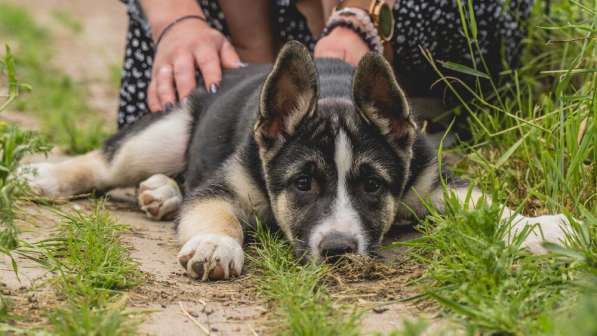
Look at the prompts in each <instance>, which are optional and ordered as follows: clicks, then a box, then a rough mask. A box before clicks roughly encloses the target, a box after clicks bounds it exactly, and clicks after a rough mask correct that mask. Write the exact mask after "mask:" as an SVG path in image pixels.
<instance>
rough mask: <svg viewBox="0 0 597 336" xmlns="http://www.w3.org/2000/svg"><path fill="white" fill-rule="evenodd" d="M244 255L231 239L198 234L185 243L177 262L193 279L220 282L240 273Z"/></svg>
mask: <svg viewBox="0 0 597 336" xmlns="http://www.w3.org/2000/svg"><path fill="white" fill-rule="evenodd" d="M244 259H245V255H244V253H243V249H242V247H241V246H240V244H239V243H238V242H237V241H236V240H235V239H233V238H231V237H229V236H225V235H218V234H200V235H196V236H194V237H193V238H191V239H190V240H189V241H187V242H186V243H185V244H184V246H183V247H182V248H181V249H180V252H179V253H178V261H179V262H180V264H181V265H182V267H184V268H185V269H186V270H187V273H188V274H189V275H190V276H191V277H192V278H193V279H201V280H203V281H207V280H221V279H228V278H230V277H231V276H238V275H240V274H241V273H242V269H243V263H244Z"/></svg>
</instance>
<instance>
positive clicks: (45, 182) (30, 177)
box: [17, 162, 68, 197]
mask: <svg viewBox="0 0 597 336" xmlns="http://www.w3.org/2000/svg"><path fill="white" fill-rule="evenodd" d="M53 166H54V164H52V163H47V162H42V163H33V164H28V165H23V166H21V167H19V168H18V170H17V176H19V177H20V178H22V179H23V180H25V181H26V182H27V184H28V185H29V188H31V190H32V191H33V192H34V193H35V194H37V195H40V196H47V197H60V196H68V195H62V193H61V191H60V189H61V188H60V179H59V176H58V175H56V174H55V173H54V169H53Z"/></svg>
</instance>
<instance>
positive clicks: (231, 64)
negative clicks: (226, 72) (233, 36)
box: [220, 39, 241, 69]
mask: <svg viewBox="0 0 597 336" xmlns="http://www.w3.org/2000/svg"><path fill="white" fill-rule="evenodd" d="M220 57H221V59H222V68H224V69H234V68H238V67H239V66H241V62H240V57H239V56H238V54H237V53H236V50H235V49H234V47H233V46H232V44H231V43H230V41H228V40H227V39H225V40H224V42H223V43H222V48H221V49H220Z"/></svg>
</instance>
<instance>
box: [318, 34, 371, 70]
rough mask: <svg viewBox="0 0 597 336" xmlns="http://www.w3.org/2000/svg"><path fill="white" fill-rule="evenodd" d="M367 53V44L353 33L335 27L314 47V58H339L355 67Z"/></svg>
mask: <svg viewBox="0 0 597 336" xmlns="http://www.w3.org/2000/svg"><path fill="white" fill-rule="evenodd" d="M368 51H369V47H368V46H367V43H365V42H364V41H363V40H362V39H361V37H360V36H359V35H358V34H357V33H355V32H354V31H352V30H350V29H348V28H344V27H336V28H334V30H332V31H331V32H330V33H329V35H327V36H325V37H323V38H321V39H320V40H319V41H318V42H317V44H316V45H315V52H314V54H315V57H316V58H339V59H341V60H343V61H345V62H347V63H350V64H352V65H354V66H356V65H357V64H358V63H359V61H360V60H361V58H362V57H363V56H365V54H366V53H367V52H368Z"/></svg>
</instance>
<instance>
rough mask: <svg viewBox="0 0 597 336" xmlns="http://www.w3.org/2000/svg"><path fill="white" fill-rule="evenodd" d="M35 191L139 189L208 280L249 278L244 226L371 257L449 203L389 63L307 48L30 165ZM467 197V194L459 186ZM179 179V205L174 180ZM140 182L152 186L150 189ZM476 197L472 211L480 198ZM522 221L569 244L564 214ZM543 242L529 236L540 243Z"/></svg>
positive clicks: (313, 253) (333, 252)
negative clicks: (408, 225)
mask: <svg viewBox="0 0 597 336" xmlns="http://www.w3.org/2000/svg"><path fill="white" fill-rule="evenodd" d="M34 167H35V168H37V175H35V176H31V177H29V179H30V183H31V185H32V186H33V187H34V188H36V189H37V190H39V191H40V192H42V193H44V194H46V195H49V196H69V195H73V194H77V193H82V192H88V191H90V190H94V189H95V190H108V189H111V188H114V187H120V186H131V185H136V184H138V183H140V182H142V181H143V182H142V183H141V188H140V195H139V203H140V205H141V207H142V208H143V210H145V211H146V212H147V213H148V215H150V216H151V217H154V218H158V219H159V218H162V217H164V216H166V215H168V214H170V213H173V212H176V211H177V209H178V208H179V206H180V211H179V212H178V219H177V222H178V226H177V233H178V238H179V241H180V243H181V245H182V248H181V251H180V253H179V256H178V258H179V261H180V262H181V264H182V265H183V267H185V268H186V270H187V272H188V273H189V274H190V275H191V276H193V277H198V278H202V279H205V280H206V279H217V278H228V277H229V276H231V275H235V274H240V273H241V271H242V265H243V251H242V244H243V241H244V232H245V229H246V223H249V222H251V221H252V219H253V218H255V216H258V217H260V218H261V219H262V220H264V221H267V222H272V223H276V224H277V225H278V226H279V228H280V229H281V230H282V231H283V232H284V233H285V235H286V237H287V238H288V239H289V241H290V242H291V243H292V244H293V246H294V248H295V251H296V253H297V256H299V257H306V258H312V259H323V258H324V257H334V256H337V255H340V254H343V253H348V252H352V253H359V254H365V255H366V254H370V253H371V252H373V251H375V249H376V248H377V247H378V245H379V243H380V242H381V239H382V237H383V235H384V233H386V232H387V231H388V230H389V229H390V227H391V226H392V225H394V224H395V223H397V222H398V221H402V220H404V219H408V218H412V216H413V215H416V216H424V215H425V214H426V210H425V207H424V206H423V205H422V204H421V201H420V200H421V198H424V199H429V200H431V201H432V202H433V203H435V205H436V206H437V207H438V208H441V207H442V197H443V193H442V192H441V190H440V183H439V179H440V173H439V172H440V171H442V170H441V169H438V166H437V161H436V153H435V151H434V150H433V148H432V147H431V146H429V144H428V143H427V140H426V138H425V136H424V134H421V133H420V132H419V131H418V129H417V123H416V117H415V116H414V115H413V112H412V111H411V109H410V107H409V104H408V101H407V98H406V96H405V94H404V93H403V91H402V90H401V88H400V87H399V85H398V83H397V82H396V80H395V77H394V74H393V72H392V69H391V67H390V66H389V64H388V63H387V62H386V61H385V60H384V59H383V57H381V56H379V55H378V54H375V53H370V54H367V55H366V56H365V57H364V58H363V59H362V61H361V62H360V64H359V65H358V67H356V69H355V68H353V67H351V66H350V65H348V64H346V63H343V62H342V61H339V60H332V59H322V60H316V61H313V60H312V59H311V56H310V55H309V52H308V51H307V50H306V48H304V47H303V46H302V45H300V44H298V43H289V44H287V45H286V46H285V47H284V48H283V50H282V51H281V52H280V55H279V57H278V59H277V61H276V64H275V65H274V66H273V68H271V67H269V66H249V67H247V68H241V69H238V70H233V71H229V72H227V73H225V75H224V79H223V81H222V84H221V90H220V93H218V94H217V95H210V94H208V93H207V92H205V90H203V89H200V88H199V89H197V91H196V92H195V93H194V94H193V95H192V96H191V97H190V99H188V101H187V102H186V103H184V104H181V105H180V106H178V107H176V108H174V109H173V110H172V111H170V112H167V113H161V114H152V115H148V116H145V117H144V118H143V119H141V120H139V121H138V122H136V123H135V124H133V125H131V126H128V127H126V128H124V129H123V130H121V131H120V132H119V133H117V134H116V135H115V136H113V137H112V138H111V139H110V140H108V141H107V142H106V144H105V146H104V147H103V149H102V150H99V151H95V152H91V153H89V154H86V155H83V156H80V157H75V158H72V159H70V160H67V161H64V162H61V163H57V164H48V163H43V164H40V165H36V166H34ZM443 174H444V176H443V177H444V178H447V179H448V181H449V182H450V183H451V186H452V188H453V189H454V190H455V192H456V194H457V195H459V196H460V197H461V198H462V199H464V198H465V194H466V191H465V190H466V189H465V188H463V187H464V186H463V185H459V184H458V183H456V182H454V181H452V180H451V179H450V178H449V176H448V174H447V173H443ZM176 175H182V177H183V180H184V183H183V194H184V201H183V200H182V198H181V196H180V192H179V191H178V187H177V186H176V184H175V183H173V181H172V179H171V178H170V177H174V176H176ZM144 180H145V181H144ZM481 196H482V194H481V193H479V192H476V191H475V192H473V202H472V203H473V204H474V203H475V202H476V200H477V199H478V198H479V197H481ZM511 216H515V217H516V221H515V223H516V225H515V228H516V229H520V228H522V227H524V226H525V225H528V224H529V223H538V224H540V225H541V226H542V228H543V230H546V229H549V230H550V231H549V232H550V234H549V235H548V236H549V237H548V238H549V239H552V240H555V239H557V238H558V237H560V236H561V234H562V233H561V230H559V229H554V227H557V228H559V226H558V223H559V222H560V221H564V222H565V219H564V218H563V217H562V216H544V217H538V218H527V217H523V216H520V215H514V214H512V213H510V212H509V211H505V213H504V218H509V217H511ZM540 241H541V237H540V236H539V235H538V234H537V235H535V236H532V235H531V236H530V238H529V241H528V244H527V245H528V246H529V247H531V248H534V247H537V246H538V242H540Z"/></svg>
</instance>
